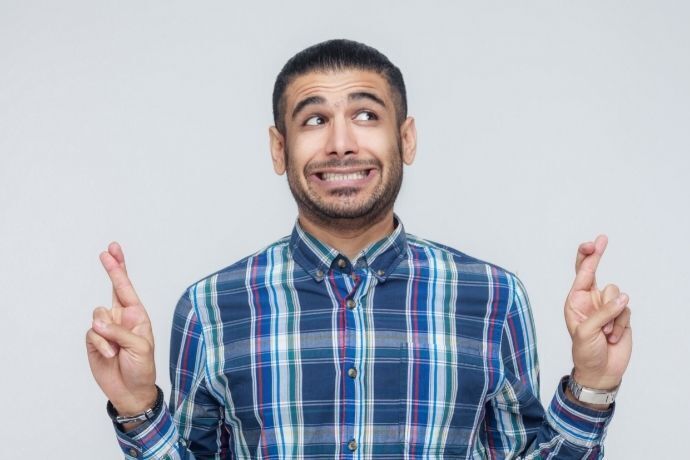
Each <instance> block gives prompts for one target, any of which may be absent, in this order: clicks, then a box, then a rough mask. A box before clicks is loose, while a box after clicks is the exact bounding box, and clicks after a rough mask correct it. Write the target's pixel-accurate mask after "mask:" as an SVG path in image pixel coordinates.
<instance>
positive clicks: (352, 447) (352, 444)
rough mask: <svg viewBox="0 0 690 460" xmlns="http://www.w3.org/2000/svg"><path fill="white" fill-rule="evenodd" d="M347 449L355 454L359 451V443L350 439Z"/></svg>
mask: <svg viewBox="0 0 690 460" xmlns="http://www.w3.org/2000/svg"><path fill="white" fill-rule="evenodd" d="M347 448H348V449H350V451H352V452H354V451H356V450H357V441H355V440H354V439H350V442H348V443H347Z"/></svg>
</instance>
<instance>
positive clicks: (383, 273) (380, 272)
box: [376, 270, 386, 276]
mask: <svg viewBox="0 0 690 460" xmlns="http://www.w3.org/2000/svg"><path fill="white" fill-rule="evenodd" d="M376 274H377V275H379V276H383V275H385V274H386V272H384V271H383V270H379V271H377V272H376Z"/></svg>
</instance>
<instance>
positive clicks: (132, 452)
mask: <svg viewBox="0 0 690 460" xmlns="http://www.w3.org/2000/svg"><path fill="white" fill-rule="evenodd" d="M127 453H128V454H129V456H130V457H138V456H139V452H137V450H136V449H135V448H134V447H130V448H129V450H128V451H127Z"/></svg>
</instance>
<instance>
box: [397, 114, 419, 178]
mask: <svg viewBox="0 0 690 460" xmlns="http://www.w3.org/2000/svg"><path fill="white" fill-rule="evenodd" d="M400 139H401V140H402V146H401V147H402V159H403V163H405V164H406V165H408V166H409V165H411V164H412V162H413V161H414V157H415V155H416V154H417V127H416V126H415V124H414V118H412V117H407V119H406V120H405V121H404V122H403V124H402V125H400Z"/></svg>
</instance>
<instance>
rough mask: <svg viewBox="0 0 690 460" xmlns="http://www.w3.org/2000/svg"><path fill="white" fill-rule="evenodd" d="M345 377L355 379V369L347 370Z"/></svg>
mask: <svg viewBox="0 0 690 460" xmlns="http://www.w3.org/2000/svg"><path fill="white" fill-rule="evenodd" d="M347 375H348V376H349V377H350V378H353V379H354V378H356V377H357V369H355V368H354V367H351V368H349V369H348V370H347ZM355 445H357V443H355ZM352 450H354V449H352Z"/></svg>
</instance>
